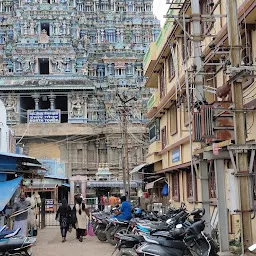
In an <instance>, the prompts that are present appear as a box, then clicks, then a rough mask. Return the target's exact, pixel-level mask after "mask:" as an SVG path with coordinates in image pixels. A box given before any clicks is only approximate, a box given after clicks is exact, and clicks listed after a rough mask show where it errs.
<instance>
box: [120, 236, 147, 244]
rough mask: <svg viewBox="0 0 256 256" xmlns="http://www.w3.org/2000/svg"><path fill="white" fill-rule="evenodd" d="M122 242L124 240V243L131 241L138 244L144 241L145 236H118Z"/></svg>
mask: <svg viewBox="0 0 256 256" xmlns="http://www.w3.org/2000/svg"><path fill="white" fill-rule="evenodd" d="M117 237H118V238H119V239H120V240H123V241H125V240H126V241H131V242H137V243H141V242H143V241H145V240H144V238H143V236H138V235H134V234H124V235H122V234H118V236H117Z"/></svg>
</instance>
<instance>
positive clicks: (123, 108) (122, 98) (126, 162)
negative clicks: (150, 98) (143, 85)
mask: <svg viewBox="0 0 256 256" xmlns="http://www.w3.org/2000/svg"><path fill="white" fill-rule="evenodd" d="M117 96H118V98H119V99H120V101H121V103H122V106H121V119H122V138H123V147H122V148H123V162H124V165H122V166H124V168H123V184H124V189H125V192H128V200H130V196H131V195H130V194H131V186H130V171H129V158H128V131H127V112H128V108H127V106H126V104H127V103H128V102H129V101H131V100H134V101H136V100H137V98H136V97H131V98H128V97H127V96H126V95H123V96H121V95H120V94H119V93H117ZM126 175H127V176H126ZM126 180H127V183H126Z"/></svg>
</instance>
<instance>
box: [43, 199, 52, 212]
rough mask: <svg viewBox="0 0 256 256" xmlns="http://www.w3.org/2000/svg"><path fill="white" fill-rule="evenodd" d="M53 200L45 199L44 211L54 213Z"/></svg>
mask: <svg viewBox="0 0 256 256" xmlns="http://www.w3.org/2000/svg"><path fill="white" fill-rule="evenodd" d="M53 206H54V200H53V199H45V211H46V212H53V211H54V208H53Z"/></svg>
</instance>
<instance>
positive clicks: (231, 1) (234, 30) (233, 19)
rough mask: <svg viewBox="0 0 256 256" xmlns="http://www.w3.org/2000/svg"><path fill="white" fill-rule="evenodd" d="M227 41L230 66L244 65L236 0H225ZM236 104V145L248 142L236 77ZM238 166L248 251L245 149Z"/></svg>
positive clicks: (245, 249) (242, 226)
mask: <svg viewBox="0 0 256 256" xmlns="http://www.w3.org/2000/svg"><path fill="white" fill-rule="evenodd" d="M226 10H227V28H228V42H229V46H230V62H231V68H239V67H240V65H241V41H240V38H239V35H240V33H239V26H238V15H237V0H226ZM231 89H232V99H233V105H234V128H235V143H236V144H237V146H239V145H240V146H242V145H245V144H246V130H245V114H244V111H241V110H243V108H244V106H243V87H242V81H241V80H235V81H233V82H232V85H231ZM236 162H237V164H236V166H237V173H236V175H237V176H238V177H239V191H240V230H241V242H242V254H244V253H245V252H248V247H249V246H250V245H251V243H252V226H251V208H252V207H251V203H250V200H251V196H252V195H251V192H250V189H251V184H250V176H249V170H248V156H247V152H246V150H240V151H237V152H236Z"/></svg>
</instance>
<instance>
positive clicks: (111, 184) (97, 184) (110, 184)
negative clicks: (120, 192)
mask: <svg viewBox="0 0 256 256" xmlns="http://www.w3.org/2000/svg"><path fill="white" fill-rule="evenodd" d="M130 185H131V187H132V188H136V187H137V182H134V181H131V182H130ZM87 187H91V188H123V182H122V181H88V182H87Z"/></svg>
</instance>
